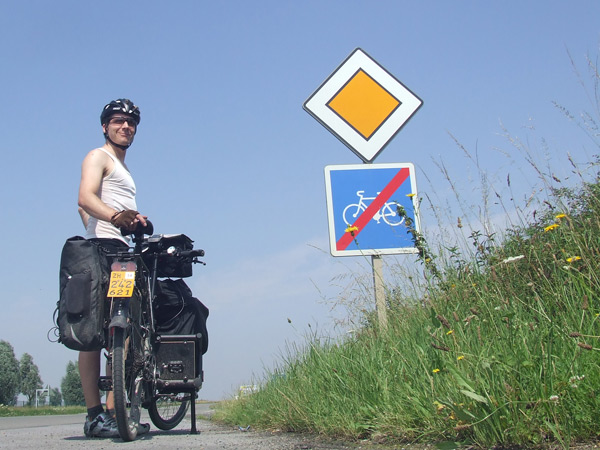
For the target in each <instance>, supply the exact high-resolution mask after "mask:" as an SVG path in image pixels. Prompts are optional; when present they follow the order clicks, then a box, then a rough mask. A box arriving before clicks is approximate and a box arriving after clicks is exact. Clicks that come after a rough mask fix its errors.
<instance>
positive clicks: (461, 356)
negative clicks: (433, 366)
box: [456, 355, 465, 361]
mask: <svg viewBox="0 0 600 450" xmlns="http://www.w3.org/2000/svg"><path fill="white" fill-rule="evenodd" d="M463 359H465V355H460V356H459V357H458V358H456V360H457V361H461V360H463Z"/></svg>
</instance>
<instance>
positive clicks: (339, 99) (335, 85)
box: [304, 48, 423, 162]
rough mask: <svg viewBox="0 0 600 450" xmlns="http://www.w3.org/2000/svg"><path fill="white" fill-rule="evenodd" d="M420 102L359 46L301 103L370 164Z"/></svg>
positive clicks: (418, 106) (417, 107)
mask: <svg viewBox="0 0 600 450" xmlns="http://www.w3.org/2000/svg"><path fill="white" fill-rule="evenodd" d="M422 104H423V101H422V100H421V99H419V98H418V97H417V96H416V95H415V94H413V93H412V92H411V91H410V90H409V89H408V88H407V87H406V86H404V85H403V84H402V83H401V82H400V81H398V80H397V79H396V78H394V76H393V75H391V74H390V73H389V72H388V71H387V70H385V69H384V68H383V67H382V66H380V65H379V64H378V63H377V62H376V61H375V60H373V59H372V58H371V57H370V56H369V55H367V54H366V53H365V52H364V51H363V50H361V49H360V48H357V49H355V50H354V51H353V52H352V53H351V54H350V56H349V57H348V58H346V60H345V61H344V62H343V63H342V64H341V65H340V66H339V67H338V68H337V69H336V70H335V71H334V72H333V73H332V74H331V75H330V76H329V78H327V80H325V81H324V82H323V84H321V86H320V87H319V88H318V89H317V90H316V91H315V92H314V93H313V94H312V95H311V96H310V97H309V98H308V100H306V102H304V109H305V110H306V111H307V112H308V113H309V114H310V115H312V116H313V117H314V118H315V119H317V120H318V121H319V122H320V123H321V124H322V125H323V126H324V127H325V128H327V129H328V130H329V131H331V132H332V133H333V134H334V135H335V136H336V137H337V138H338V139H339V140H341V141H342V142H343V143H344V144H346V146H348V147H349V148H350V149H351V150H352V151H353V152H354V153H356V154H357V155H358V156H359V157H360V158H361V159H362V160H363V161H364V162H372V161H373V160H374V159H375V158H376V157H377V155H378V154H379V153H380V152H381V151H382V150H383V148H384V147H385V146H386V145H387V144H388V143H389V142H390V141H391V140H392V139H393V137H394V136H395V135H396V133H398V132H399V131H400V128H402V126H403V125H404V124H405V123H406V122H407V121H408V120H409V119H410V118H411V117H412V115H413V114H414V113H415V112H416V111H417V110H418V109H419V108H420V107H421V105H422Z"/></svg>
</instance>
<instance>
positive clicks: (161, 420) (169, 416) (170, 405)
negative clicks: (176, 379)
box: [148, 395, 190, 431]
mask: <svg viewBox="0 0 600 450" xmlns="http://www.w3.org/2000/svg"><path fill="white" fill-rule="evenodd" d="M187 398H188V396H186V397H185V398H183V399H181V400H179V399H178V398H177V396H176V395H155V396H154V398H153V399H152V401H151V403H150V407H149V408H148V415H149V416H150V420H152V423H153V424H154V425H156V427H157V428H159V429H161V430H165V431H166V430H171V429H173V428H175V427H176V426H177V425H179V424H180V423H181V421H182V420H183V418H184V417H185V415H186V413H187V410H188V407H189V405H190V402H189V400H187Z"/></svg>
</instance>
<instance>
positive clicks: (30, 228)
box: [0, 0, 600, 399]
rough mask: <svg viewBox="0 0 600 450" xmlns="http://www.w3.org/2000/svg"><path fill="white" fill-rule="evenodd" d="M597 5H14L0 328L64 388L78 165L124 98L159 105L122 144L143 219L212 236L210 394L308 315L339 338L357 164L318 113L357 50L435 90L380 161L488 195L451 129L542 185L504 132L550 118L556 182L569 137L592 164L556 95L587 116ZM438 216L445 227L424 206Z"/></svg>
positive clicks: (440, 184) (254, 367)
mask: <svg viewBox="0 0 600 450" xmlns="http://www.w3.org/2000/svg"><path fill="white" fill-rule="evenodd" d="M598 18H600V2H598V1H596V0H584V1H571V2H565V1H556V0H543V1H542V0H537V1H528V2H522V1H488V2H481V1H460V2H448V1H421V2H408V1H399V0H398V1H385V0H382V1H377V2H366V1H351V0H343V1H342V0H336V1H322V0H320V1H316V0H308V1H301V2H300V1H297V2H287V1H280V0H279V1H256V2H244V1H237V2H235V1H220V2H207V1H177V2H171V3H169V4H168V5H167V4H166V3H165V2H158V1H153V0H146V1H130V2H114V1H110V0H109V1H105V2H82V1H79V0H70V1H65V0H56V1H53V2H47V1H45V0H44V1H42V0H39V1H32V0H21V1H19V2H8V1H5V2H1V3H0V49H1V53H0V55H1V56H2V70H1V71H0V80H1V81H2V89H1V90H0V99H1V101H0V105H1V106H0V108H1V109H0V117H1V120H0V132H1V136H2V139H1V141H0V142H1V143H0V145H1V148H2V160H3V164H2V167H3V176H2V177H1V178H0V186H1V192H2V196H1V197H0V199H1V200H0V202H1V203H0V205H1V210H2V215H1V219H0V230H1V234H2V236H3V244H2V254H3V257H2V258H1V261H0V277H1V278H0V279H1V284H0V285H1V286H2V291H3V292H2V300H1V302H2V313H1V314H0V339H2V340H7V341H9V342H10V343H11V344H12V345H13V346H14V348H15V352H16V354H17V357H20V356H21V355H22V354H23V353H24V352H28V353H30V354H31V355H33V358H34V361H35V362H36V363H37V365H38V366H39V368H40V371H41V376H42V378H43V380H44V382H45V383H49V384H50V385H51V386H59V385H60V380H61V377H62V376H63V375H64V372H65V367H66V364H67V361H69V360H70V359H73V360H74V359H75V358H76V353H75V352H72V351H70V350H67V349H66V348H64V347H62V346H61V345H59V344H53V343H49V342H48V341H47V339H46V332H47V330H48V329H49V328H50V327H51V326H52V313H53V310H54V307H55V304H56V300H57V297H58V262H59V256H60V250H61V247H62V244H63V242H64V240H65V239H66V238H68V237H70V236H73V235H76V234H81V233H82V232H83V229H82V226H81V223H80V221H79V217H78V214H77V188H78V183H79V170H80V165H81V161H82V159H83V157H84V156H85V154H86V153H87V152H88V151H89V150H91V149H92V148H95V147H97V146H100V145H102V143H103V139H102V134H101V128H100V124H99V114H100V110H101V108H102V106H103V105H104V104H106V103H107V102H108V101H109V100H111V99H114V98H119V97H128V98H131V99H132V100H133V101H134V102H135V103H137V104H138V105H139V106H140V108H141V112H142V121H141V124H140V127H139V131H138V135H137V136H136V139H135V143H134V145H133V146H132V147H131V149H130V150H129V151H128V156H127V162H128V165H129V167H130V169H131V171H132V172H133V174H134V177H135V179H136V183H137V186H138V205H139V209H140V211H141V212H143V213H144V214H146V215H148V216H149V217H150V218H151V219H152V220H153V222H154V225H155V229H156V230H157V231H158V232H162V233H181V232H182V233H186V234H187V235H189V236H190V237H191V238H192V239H194V240H195V243H196V245H197V246H198V247H201V248H204V249H205V250H206V258H205V260H206V262H207V263H208V264H207V266H206V267H198V266H196V275H195V276H194V278H192V279H190V280H189V284H190V286H191V287H192V289H193V291H194V292H195V294H196V295H197V296H198V297H200V298H201V299H202V300H203V301H204V302H205V303H206V305H207V306H208V307H209V308H210V310H211V316H210V319H209V324H208V325H209V332H210V340H211V341H210V349H209V352H208V353H207V355H206V356H205V363H204V364H205V372H206V373H205V378H206V381H205V385H204V389H203V391H202V392H201V396H202V397H203V398H209V399H219V398H223V397H228V396H230V395H232V393H233V392H234V389H235V388H236V387H237V386H238V385H239V384H244V383H249V382H251V381H252V376H253V374H256V375H260V374H262V372H263V367H265V366H267V367H269V366H271V365H272V364H273V361H274V359H277V356H278V355H280V354H281V353H282V349H284V348H285V347H286V342H294V341H299V342H301V341H302V340H303V337H302V336H303V334H304V330H306V327H307V325H308V324H309V323H310V324H312V325H313V329H315V327H316V328H318V330H319V332H322V333H328V332H329V330H330V324H331V318H332V313H331V312H330V309H331V300H333V299H335V298H336V297H337V296H338V295H340V293H341V292H342V291H343V290H344V287H345V286H346V285H347V283H348V278H347V277H346V278H344V275H345V274H347V273H348V272H351V273H359V274H360V273H363V272H364V271H365V270H366V271H367V273H368V268H367V267H365V265H364V264H361V258H333V257H332V256H330V255H329V254H328V228H327V214H326V205H325V187H324V175H323V169H324V167H325V166H326V165H329V164H354V163H360V161H359V159H358V158H357V157H356V156H355V155H354V154H353V153H352V152H351V151H350V150H349V149H348V148H346V147H345V146H344V145H343V144H342V143H341V142H339V141H338V140H337V139H336V138H335V137H334V136H333V135H331V134H330V133H329V132H328V131H327V130H325V128H323V127H322V126H321V125H320V124H319V123H317V122H316V121H315V120H314V119H313V118H312V117H310V116H309V115H308V114H307V113H306V112H305V111H304V110H303V109H302V104H303V103H304V101H305V100H306V99H307V98H308V97H309V96H310V94H311V93H312V92H313V91H314V90H315V89H316V88H317V87H318V86H319V85H320V84H321V83H322V82H323V81H324V80H325V78H327V76H329V74H330V73H331V72H332V71H333V70H334V69H335V68H336V67H337V66H338V65H339V64H340V63H341V62H342V61H343V60H344V59H345V58H346V57H347V56H348V55H349V54H350V53H351V52H352V51H353V50H354V49H355V48H356V47H360V48H362V49H364V50H365V51H366V52H367V53H369V54H370V55H371V56H372V57H373V58H374V59H376V60H377V61H378V62H379V63H380V64H381V65H382V66H384V67H385V68H386V69H387V70H388V71H389V72H391V73H392V74H393V75H394V76H395V77H396V78H398V79H399V80H401V81H402V82H403V83H404V84H405V85H406V86H407V87H408V88H409V89H411V90H412V91H413V92H414V93H416V94H417V95H418V96H419V97H420V98H421V99H423V101H424V105H423V107H422V108H421V109H420V110H419V111H418V112H417V114H416V115H415V116H414V117H413V118H412V119H411V120H410V122H409V123H408V124H407V125H406V126H405V127H404V128H403V129H402V131H401V132H400V133H399V134H398V135H397V136H396V138H395V139H394V140H393V141H392V142H391V143H390V145H389V146H388V147H387V148H386V149H385V150H384V151H383V153H382V154H381V155H380V156H379V157H378V158H377V160H376V162H377V163H383V162H394V163H395V162H411V163H413V164H414V165H415V167H416V168H417V179H418V185H419V191H420V193H430V194H431V195H432V197H435V198H439V199H440V201H441V202H442V203H444V204H443V205H441V206H442V207H446V206H447V205H446V204H445V202H451V197H452V195H453V194H451V193H450V192H449V191H448V184H447V181H445V180H444V177H443V176H442V175H441V173H440V170H439V167H438V166H439V164H436V162H435V161H439V160H440V158H442V159H443V161H444V164H445V165H446V167H447V168H448V170H449V172H450V173H451V175H452V177H453V178H454V179H455V180H456V183H457V188H458V189H459V191H460V192H461V195H464V199H465V201H467V202H468V203H472V204H477V202H478V199H479V195H478V194H477V192H475V190H474V188H473V185H472V183H470V181H471V180H473V181H475V184H477V176H478V175H477V172H474V171H473V169H472V167H471V168H468V166H469V164H470V162H469V161H468V160H467V159H466V158H465V156H464V154H463V152H462V151H461V150H460V149H459V148H458V147H457V145H456V144H455V143H454V142H453V140H452V139H451V138H450V136H449V133H451V134H452V135H454V136H455V137H456V138H457V139H458V140H460V142H461V143H462V144H464V145H465V147H467V148H468V149H469V150H470V151H472V152H475V150H477V154H478V157H479V164H480V166H481V167H482V169H483V170H485V171H488V172H489V173H490V178H493V177H497V178H498V179H499V180H503V179H506V176H507V174H510V175H511V178H512V180H514V183H515V184H513V188H514V189H515V190H517V191H518V192H516V194H515V195H518V196H519V198H525V197H526V196H527V195H528V194H530V193H531V189H532V186H533V184H534V178H535V176H534V174H531V173H529V172H527V170H526V167H525V166H526V165H525V164H522V160H519V159H518V157H513V156H507V154H509V153H510V152H511V145H510V143H509V142H508V141H507V139H505V138H504V137H502V136H500V135H501V134H502V126H504V127H506V128H507V129H508V130H509V131H510V132H511V133H513V134H515V135H518V136H520V137H522V138H523V139H527V133H530V132H531V130H532V128H535V133H536V136H538V137H542V138H544V139H546V143H547V149H544V148H543V145H542V146H540V145H537V147H536V148H538V150H539V152H540V156H541V157H542V159H544V160H548V164H549V165H551V166H553V167H555V168H556V173H557V176H559V177H562V176H565V174H568V165H567V164H565V163H564V157H565V155H566V152H567V151H569V152H571V153H572V154H573V155H574V158H575V159H576V161H577V162H578V163H585V162H586V161H587V160H589V159H590V158H591V155H592V154H594V147H593V146H592V145H591V141H589V140H586V137H585V135H583V133H581V132H580V131H578V130H577V128H576V127H575V126H574V125H573V124H572V123H570V122H569V121H567V120H566V119H565V118H564V116H563V115H562V114H561V112H560V111H559V110H558V109H557V108H556V107H555V106H554V105H553V104H552V102H553V101H556V102H558V103H559V104H562V105H564V106H565V107H567V108H568V109H570V110H571V111H573V112H578V111H580V110H584V109H590V105H589V104H588V103H587V99H586V96H585V93H584V91H583V90H582V88H581V86H580V85H579V84H578V80H577V77H576V76H575V74H574V70H573V67H572V66H571V63H570V60H569V56H568V52H570V54H571V55H572V56H573V59H574V61H575V63H576V64H577V65H578V66H579V68H580V69H581V71H582V72H585V62H586V59H585V55H586V54H590V55H591V56H592V57H593V58H595V57H596V56H597V55H598V44H599V42H600V29H599V27H598ZM595 151H596V152H597V148H596V149H595ZM520 161H521V162H520ZM471 166H472V164H471ZM434 194H435V195H434ZM448 205H450V203H448ZM458 215H460V213H459V212H457V213H456V216H458ZM423 225H424V227H425V229H427V227H428V226H431V227H435V226H439V224H438V223H437V222H435V220H434V218H433V215H432V214H431V213H430V212H428V211H423ZM386 260H387V261H390V263H391V261H398V263H399V264H405V265H409V264H414V261H415V260H414V257H412V256H404V257H396V259H394V258H391V257H390V258H389V259H387V258H386ZM323 299H329V301H325V302H323ZM333 314H335V311H334V313H333ZM288 318H289V319H291V321H292V324H289V323H288V320H287V319H288ZM331 332H332V333H339V332H340V331H339V330H337V331H335V332H334V331H331ZM283 352H285V351H284V350H283Z"/></svg>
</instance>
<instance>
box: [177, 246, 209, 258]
mask: <svg viewBox="0 0 600 450" xmlns="http://www.w3.org/2000/svg"><path fill="white" fill-rule="evenodd" d="M175 256H181V257H182V258H195V257H197V256H204V250H202V249H200V248H199V249H197V250H180V251H178V252H177V253H176V255H175Z"/></svg>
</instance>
